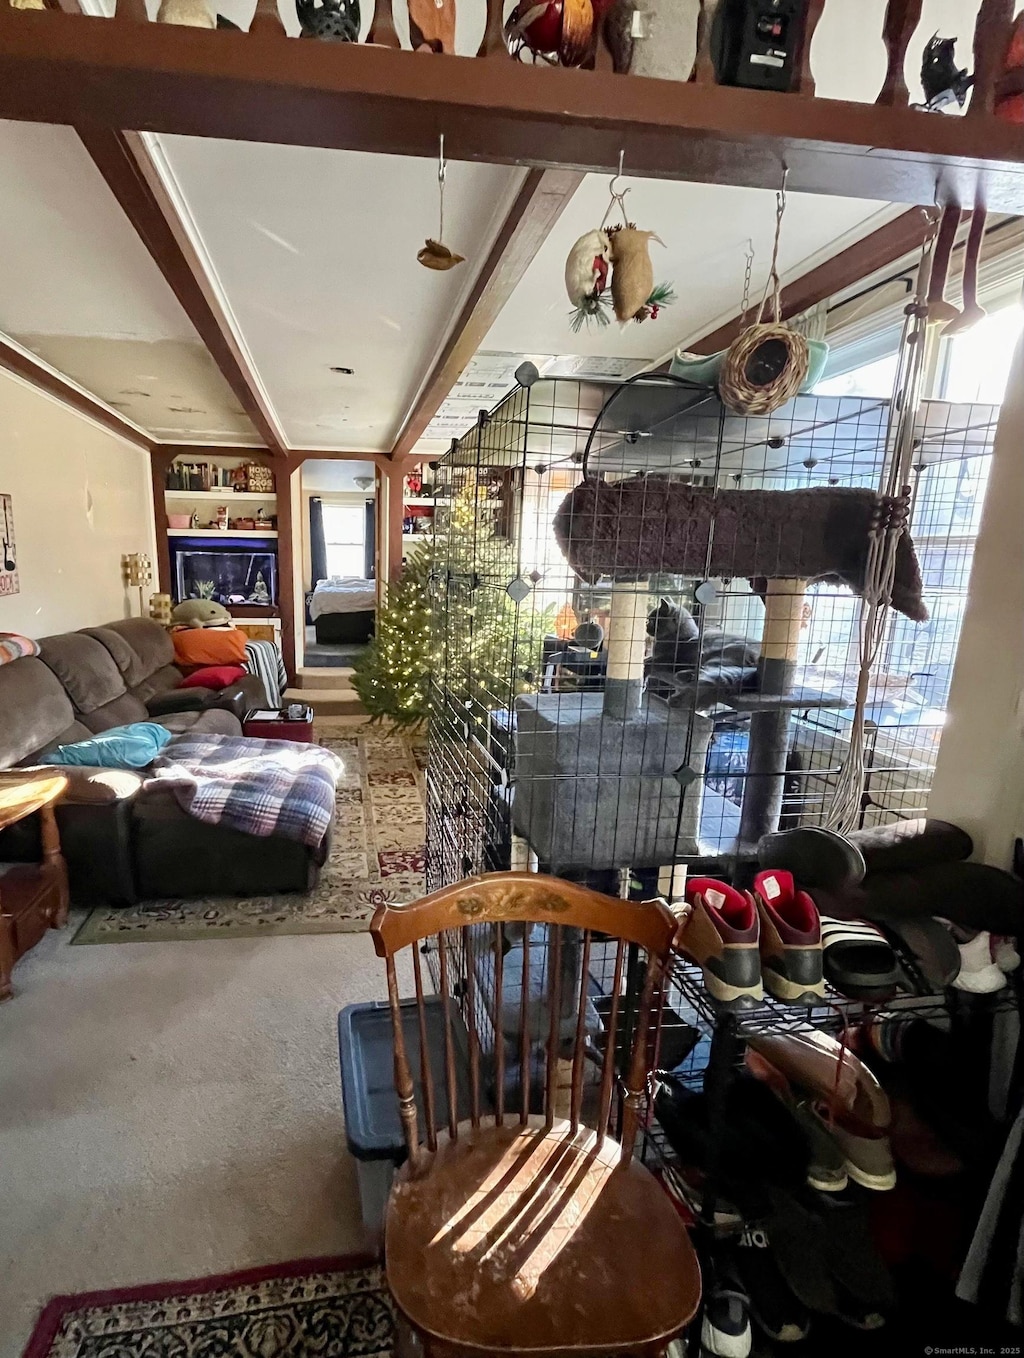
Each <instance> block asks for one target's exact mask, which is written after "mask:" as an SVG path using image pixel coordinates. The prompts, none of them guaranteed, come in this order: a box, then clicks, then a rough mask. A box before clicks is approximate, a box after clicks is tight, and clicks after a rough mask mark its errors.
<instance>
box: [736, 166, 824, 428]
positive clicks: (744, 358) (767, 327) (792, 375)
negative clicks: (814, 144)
mask: <svg viewBox="0 0 1024 1358" xmlns="http://www.w3.org/2000/svg"><path fill="white" fill-rule="evenodd" d="M788 177H789V169H788V167H787V168H786V169H785V170H784V171H783V175H782V187H781V189H780V190H779V192H778V193H777V194H776V196H775V240H774V242H773V244H772V261H771V267H770V268H769V270H768V278H767V279H766V281H765V285H764V295H763V296H762V298H761V305H760V306H759V307H758V309H757V315H756V316H755V317H754V322H753V324H752V325H745V326H744V329H743V330H742V332H741V333H740V334H739V335H738V336H737V338H736V339H734V340H733V342H732V344H731V345H730V346H729V349H728V351H727V352H726V355H725V360H724V362H723V364H722V372H721V376H720V377H719V380H718V391H719V395H720V396H721V398H722V400H723V402H724V403H725V404H726V405H727V406H728V407H729V409H730V410H732V411H734V412H735V413H736V414H738V415H770V414H771V413H772V411H773V410H778V409H779V407H780V406H784V405H785V404H786V402H787V401H791V400H792V399H793V397H794V396H796V395H797V393H798V392H799V390H800V388H801V387H802V386H803V384H804V382H805V380H806V378H807V369H808V367H809V366H810V349H809V348H808V345H807V340H806V338H805V337H804V336H803V335H799V334H797V333H796V332H795V331H793V330H791V329H790V328H789V326H788V325H784V324H783V321H782V282H781V280H780V278H779V242H780V240H781V238H782V220H783V218H784V217H785V215H786V180H787V179H788ZM751 262H752V247H751V252H748V255H747V274H746V278H745V280H744V303H743V319H744V322H745V321H746V313H747V306H748V302H747V288H748V286H749V278H750V267H751ZM769 303H770V305H771V317H772V319H771V320H770V321H765V320H764V319H763V318H764V315H765V308H766V307H767V306H768V305H769Z"/></svg>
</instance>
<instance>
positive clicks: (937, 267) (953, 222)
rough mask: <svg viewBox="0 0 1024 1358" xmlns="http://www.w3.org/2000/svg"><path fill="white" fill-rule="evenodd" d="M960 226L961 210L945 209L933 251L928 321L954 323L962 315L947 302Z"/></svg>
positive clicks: (929, 280) (929, 283) (955, 208)
mask: <svg viewBox="0 0 1024 1358" xmlns="http://www.w3.org/2000/svg"><path fill="white" fill-rule="evenodd" d="M959 225H960V209H959V208H958V207H947V208H944V209H943V213H942V221H941V222H940V223H939V234H938V235H937V236H936V237H935V249H934V250H933V251H932V271H931V276H930V278H929V279H928V320H929V321H954V320H956V318H957V316H959V315H960V313H959V311H957V309H956V307H955V306H953V304H952V303H951V302H947V301H946V278H947V275H948V274H949V260H950V256H951V255H952V253H953V243H954V241H955V240H956V233H957V228H958V227H959Z"/></svg>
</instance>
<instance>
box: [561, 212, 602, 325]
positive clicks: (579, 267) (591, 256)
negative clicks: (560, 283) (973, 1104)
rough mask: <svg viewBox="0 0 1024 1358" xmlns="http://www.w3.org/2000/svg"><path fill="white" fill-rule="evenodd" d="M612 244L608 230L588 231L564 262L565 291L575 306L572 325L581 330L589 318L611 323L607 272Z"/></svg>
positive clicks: (599, 322) (598, 321)
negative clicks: (608, 310) (607, 295)
mask: <svg viewBox="0 0 1024 1358" xmlns="http://www.w3.org/2000/svg"><path fill="white" fill-rule="evenodd" d="M611 262H612V243H611V240H610V239H609V237H608V233H607V231H601V230H598V231H587V232H585V234H584V235H582V236H580V238H579V240H578V241H577V242H576V244H575V245H574V246H573V247H572V249H571V250H570V251H569V258H568V259H567V260H566V261H565V290H566V292H567V293H568V294H569V301H570V302H571V303H572V305H573V311H572V328H573V330H574V331H578V330H579V329H580V327H581V326H583V325H585V324H586V323H587V322H588V321H589V320H591V319H593V320H596V321H597V323H598V325H607V324H608V315H607V307H608V299H607V297H605V295H604V291H605V288H606V287H607V286H608V271H609V269H610V268H611Z"/></svg>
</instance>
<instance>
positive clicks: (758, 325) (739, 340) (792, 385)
mask: <svg viewBox="0 0 1024 1358" xmlns="http://www.w3.org/2000/svg"><path fill="white" fill-rule="evenodd" d="M809 366H810V350H809V348H808V346H807V340H806V339H805V338H804V336H803V335H800V334H797V332H796V331H795V330H790V328H789V326H788V325H783V324H782V323H781V322H779V321H765V322H760V321H758V322H755V323H754V324H753V325H750V326H748V327H747V329H746V330H744V331H743V332H742V334H740V335H737V337H736V338H735V339H734V340H733V342H732V344H730V346H729V348H728V349H727V351H726V354H725V360H724V362H723V364H722V372H721V376H720V377H719V382H718V391H719V395H720V396H721V398H722V401H723V403H724V404H725V405H727V406H728V407H729V409H730V410H732V411H734V412H735V413H736V414H737V415H770V414H771V413H772V411H774V410H778V409H779V408H780V406H784V405H785V404H786V402H787V401H791V400H792V399H793V397H794V396H796V394H797V393H798V392H799V390H800V388H801V387H802V386H803V384H804V382H805V381H806V380H807V370H808V367H809Z"/></svg>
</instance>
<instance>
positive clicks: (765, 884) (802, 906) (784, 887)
mask: <svg viewBox="0 0 1024 1358" xmlns="http://www.w3.org/2000/svg"><path fill="white" fill-rule="evenodd" d="M754 899H755V900H756V902H757V910H758V914H759V915H760V916H761V976H762V979H763V981H764V984H765V986H766V988H767V989H768V990H769V991H771V993H772V994H773V995H774V996H775V998H776V999H778V1000H782V1001H784V1002H785V1003H786V1004H809V1005H813V1004H820V1003H821V1001H822V1000H824V998H825V978H824V972H823V971H822V958H821V921H820V919H819V918H818V911H817V909H816V908H815V905H814V902H813V901H812V900H811V898H810V896H808V894H807V892H806V891H798V890H797V889H796V887H795V885H794V882H793V874H792V873H791V872H787V871H785V869H783V868H769V869H768V870H767V871H766V872H759V873H758V874H757V876H756V877H755V878H754Z"/></svg>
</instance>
